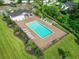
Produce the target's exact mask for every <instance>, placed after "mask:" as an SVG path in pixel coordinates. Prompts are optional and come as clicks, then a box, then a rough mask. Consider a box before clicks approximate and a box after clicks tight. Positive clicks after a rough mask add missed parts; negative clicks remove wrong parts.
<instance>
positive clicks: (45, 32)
mask: <svg viewBox="0 0 79 59" xmlns="http://www.w3.org/2000/svg"><path fill="white" fill-rule="evenodd" d="M27 26H28V27H29V28H30V29H31V30H32V31H33V32H35V33H36V34H37V35H38V36H39V37H40V38H45V37H47V36H49V35H51V34H52V33H53V32H52V31H51V30H50V29H49V28H47V27H46V26H45V25H43V24H42V23H40V22H39V21H33V22H30V23H28V24H27Z"/></svg>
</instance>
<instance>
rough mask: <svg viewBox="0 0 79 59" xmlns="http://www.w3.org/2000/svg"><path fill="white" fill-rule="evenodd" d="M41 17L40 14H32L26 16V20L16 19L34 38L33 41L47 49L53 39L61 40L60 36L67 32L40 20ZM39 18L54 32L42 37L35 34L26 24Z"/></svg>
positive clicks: (41, 47)
mask: <svg viewBox="0 0 79 59" xmlns="http://www.w3.org/2000/svg"><path fill="white" fill-rule="evenodd" d="M40 19H41V18H40V17H38V16H36V15H35V16H32V17H28V16H26V17H25V20H22V21H15V22H16V24H17V25H18V26H19V27H20V28H21V29H22V30H23V31H24V32H25V33H26V34H27V35H28V36H29V37H30V38H31V39H32V41H33V42H34V43H35V44H36V45H37V46H38V47H39V48H40V49H46V48H48V47H49V46H50V45H51V44H52V43H53V41H55V40H59V38H61V37H63V36H64V35H66V33H65V32H64V31H62V30H60V29H58V28H57V27H55V26H54V25H49V24H47V23H46V22H45V21H42V20H40ZM35 20H38V21H40V22H41V23H42V24H44V25H45V26H47V27H48V28H49V29H51V30H52V31H53V32H54V33H53V34H52V35H50V36H48V37H46V38H43V39H41V38H40V37H39V36H38V35H37V34H35V33H34V32H33V31H32V30H31V29H29V28H28V26H26V24H27V23H29V22H32V21H35Z"/></svg>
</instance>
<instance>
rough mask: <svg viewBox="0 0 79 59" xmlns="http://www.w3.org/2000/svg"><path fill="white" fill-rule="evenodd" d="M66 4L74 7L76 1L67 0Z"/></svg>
mask: <svg viewBox="0 0 79 59" xmlns="http://www.w3.org/2000/svg"><path fill="white" fill-rule="evenodd" d="M64 5H65V6H66V7H74V6H75V5H76V3H74V2H70V1H67V2H66V3H65V4H64Z"/></svg>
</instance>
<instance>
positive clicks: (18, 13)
mask: <svg viewBox="0 0 79 59" xmlns="http://www.w3.org/2000/svg"><path fill="white" fill-rule="evenodd" d="M24 12H25V13H31V12H30V11H28V10H22V9H19V10H17V11H15V12H13V13H10V16H11V17H16V16H19V15H21V14H22V13H24Z"/></svg>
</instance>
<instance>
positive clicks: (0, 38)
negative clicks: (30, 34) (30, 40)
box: [0, 20, 79, 59]
mask: <svg viewBox="0 0 79 59" xmlns="http://www.w3.org/2000/svg"><path fill="white" fill-rule="evenodd" d="M74 39H75V37H74V36H73V35H72V34H68V35H67V36H66V37H64V38H63V39H62V40H60V41H59V42H57V43H56V44H54V45H52V46H51V47H50V48H48V49H47V50H46V51H45V52H44V58H45V59H61V57H60V56H59V54H58V50H57V49H58V48H62V49H63V50H64V51H70V53H69V55H68V56H67V57H66V59H79V45H77V44H76V43H75V42H74ZM0 59H37V58H36V57H35V56H32V55H30V54H28V53H27V52H25V50H24V44H23V42H22V41H21V40H20V39H18V38H16V37H15V36H14V35H13V33H12V31H11V30H10V29H9V28H8V27H7V26H6V24H5V23H4V22H3V21H2V20H0Z"/></svg>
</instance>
